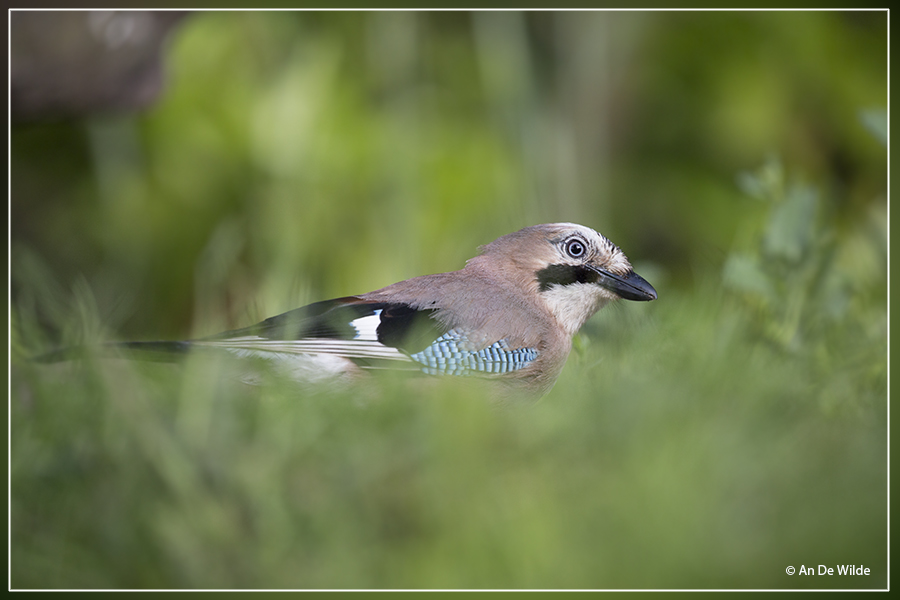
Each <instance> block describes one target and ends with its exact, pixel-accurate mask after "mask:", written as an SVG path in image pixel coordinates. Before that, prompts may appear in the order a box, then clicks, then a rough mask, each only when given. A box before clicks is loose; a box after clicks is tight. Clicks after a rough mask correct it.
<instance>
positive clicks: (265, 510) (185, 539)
mask: <svg viewBox="0 0 900 600" xmlns="http://www.w3.org/2000/svg"><path fill="white" fill-rule="evenodd" d="M171 42H172V43H171V46H170V48H169V49H168V54H167V60H166V65H167V70H168V89H167V91H166V93H165V94H164V95H163V97H162V98H161V99H160V101H159V103H158V104H157V105H156V106H154V107H153V108H152V109H150V110H148V111H147V112H145V113H142V114H136V115H123V114H120V115H98V116H94V117H90V118H86V119H81V120H67V121H56V122H31V123H16V124H15V125H14V127H13V129H12V133H11V149H12V154H11V171H12V186H11V202H12V206H11V211H12V240H11V241H12V244H11V251H12V256H11V262H12V273H11V277H12V302H13V305H12V320H13V331H12V342H13V344H12V345H13V355H14V357H13V358H14V360H13V369H12V381H11V390H12V398H11V418H12V439H11V451H12V456H11V485H12V494H11V501H12V512H11V525H12V543H11V553H12V554H11V566H12V586H13V587H15V588H19V587H21V588H31V587H46V588H54V587H70V588H81V587H85V588H105V587H129V588H149V587H152V588H169V587H181V588H230V587H238V588H269V587H299V588H316V587H323V588H369V587H382V588H384V587H390V588H398V587H399V588H407V587H408V588H419V587H422V588H444V587H447V588H457V587H464V588H482V587H484V588H493V587H500V588H676V587H689V588H695V587H696V588H715V587H725V588H823V587H824V588H830V587H853V588H868V587H885V586H886V577H887V572H886V569H887V529H886V527H887V479H886V465H887V453H886V444H887V435H886V396H887V383H886V381H887V361H886V352H887V302H886V294H887V284H886V261H887V256H886V252H887V251H886V247H887V234H886V222H887V209H886V204H887V202H886V197H885V193H886V152H885V144H886V139H887V135H886V118H885V111H884V108H885V105H886V97H887V84H886V74H887V28H886V15H885V13H874V12H777V13H776V12H771V13H770V12H726V13H719V12H717V13H703V12H684V13H682V12H677V13H668V12H660V13H653V12H645V13H621V12H614V13H607V12H593V13H577V12H567V13H553V12H540V13H517V12H500V13H493V12H477V13H464V12H454V13H406V12H377V13H375V12H373V13H366V12H346V13H332V12H303V13H282V12H274V13H271V12H270V13H255V12H240V13H232V12H215V13H198V14H194V15H192V16H191V17H189V18H188V19H187V20H186V21H185V22H184V23H183V25H182V28H181V29H180V30H179V31H178V32H177V34H176V36H175V37H174V38H173V39H172V40H171ZM766 156H778V158H777V159H776V158H771V159H768V160H766V159H765V157H766ZM763 161H765V162H763ZM761 162H762V163H763V164H762V167H759V168H757V165H759V164H760V163H761ZM754 169H755V170H754ZM550 221H575V222H579V223H582V224H585V225H589V226H593V227H595V228H597V229H598V230H599V231H601V232H603V233H604V234H606V235H608V236H610V237H611V238H612V239H613V240H614V241H616V242H617V243H618V244H619V245H621V246H622V248H623V249H624V250H625V252H626V253H627V254H628V255H629V257H630V258H631V259H632V261H633V262H634V263H635V265H636V267H637V270H638V272H640V273H641V274H642V275H644V276H645V277H647V279H648V280H649V281H651V283H653V284H654V285H655V287H656V288H657V290H658V291H659V293H660V298H659V300H658V301H656V302H653V303H651V304H646V305H645V304H641V305H634V304H631V303H629V304H628V305H622V306H618V305H617V306H615V307H613V308H610V309H607V310H605V311H603V312H601V313H600V314H599V315H598V316H597V317H595V318H594V319H593V320H592V321H591V322H589V323H588V325H587V326H586V327H585V329H584V331H583V333H582V334H581V335H580V336H579V337H578V338H577V340H576V350H575V351H574V352H573V354H572V356H571V357H570V358H569V363H568V365H567V367H566V369H565V370H564V372H563V375H562V376H561V378H560V380H559V382H558V383H557V385H556V387H555V388H554V390H553V391H552V392H551V393H550V394H549V395H548V396H547V397H546V398H545V399H544V401H542V402H541V403H539V404H538V405H536V406H534V407H531V408H520V409H505V410H498V409H495V408H492V407H491V405H490V403H489V402H488V401H487V400H486V399H485V398H483V397H482V396H481V394H480V392H479V390H478V389H477V388H474V389H473V388H471V387H470V386H469V385H467V384H468V383H470V382H454V381H444V380H441V381H440V384H439V385H435V386H429V387H421V388H419V387H412V388H410V387H409V386H410V383H409V382H407V381H404V380H399V379H396V378H394V377H391V376H390V375H388V374H386V375H384V376H380V377H377V378H376V379H375V380H374V381H373V384H372V385H371V386H367V387H366V391H365V392H366V393H364V394H362V395H360V391H359V390H349V391H325V390H304V389H297V388H296V387H295V386H293V385H292V384H291V383H289V382H286V381H282V380H280V379H279V378H278V377H277V376H275V375H271V376H269V380H268V381H267V384H266V385H263V386H255V387H250V386H245V385H243V384H240V383H237V382H235V381H234V380H233V379H232V378H231V377H229V374H230V373H231V372H232V371H233V370H234V369H235V365H234V364H232V363H230V362H221V361H217V360H211V359H209V358H204V357H191V358H189V359H188V360H187V361H186V362H185V364H183V365H178V366H173V365H159V364H130V363H125V362H124V361H119V360H99V359H93V358H89V359H88V360H86V361H84V362H77V363H67V364H61V365H54V366H43V365H34V364H32V363H29V362H28V361H27V360H24V358H23V357H25V356H28V355H31V354H33V353H35V352H38V351H40V350H43V349H47V348H49V347H52V346H54V345H56V344H71V343H78V342H83V341H87V342H91V341H97V340H106V339H116V338H120V339H129V338H134V339H148V338H183V337H189V336H193V335H203V334H211V333H215V332H217V331H219V330H222V329H225V328H228V327H233V326H241V325H247V324H249V323H251V322H254V321H255V320H258V319H262V318H264V317H267V316H271V315H273V314H276V313H278V312H281V311H284V310H288V309H291V308H295V307H296V306H299V305H302V304H303V303H305V302H308V301H313V300H318V299H324V298H328V297H334V296H340V295H347V294H353V293H359V292H364V291H368V290H371V289H375V288H378V287H381V286H383V285H386V284H389V283H392V282H394V281H398V280H400V279H403V278H407V277H412V276H415V275H420V274H424V273H428V272H438V271H446V270H451V269H455V268H459V267H461V266H462V264H463V263H464V261H465V259H467V258H469V257H470V256H472V255H473V254H474V252H475V248H476V247H477V246H478V245H479V244H483V243H486V242H489V241H491V240H492V239H494V238H496V237H498V236H499V235H502V234H504V233H508V232H510V231H513V230H515V229H517V228H519V227H522V226H525V225H530V224H534V223H538V222H550ZM851 563H852V564H864V565H865V566H867V567H870V568H871V569H872V575H871V576H869V577H831V578H827V579H826V578H824V577H809V576H805V577H804V576H799V575H794V576H788V575H786V574H785V568H786V567H787V566H788V565H793V566H795V567H797V568H799V566H800V565H801V564H805V565H807V566H811V565H818V564H828V565H831V566H834V565H835V564H851Z"/></svg>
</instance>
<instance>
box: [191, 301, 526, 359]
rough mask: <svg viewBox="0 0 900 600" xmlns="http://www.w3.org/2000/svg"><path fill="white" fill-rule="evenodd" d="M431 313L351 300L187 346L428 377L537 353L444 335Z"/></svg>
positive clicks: (458, 332) (453, 332) (460, 334)
mask: <svg viewBox="0 0 900 600" xmlns="http://www.w3.org/2000/svg"><path fill="white" fill-rule="evenodd" d="M436 310H437V309H419V308H414V307H412V306H410V305H409V304H406V303H403V302H373V301H367V300H364V299H361V298H358V297H355V296H350V297H346V298H338V299H336V300H326V301H324V302H316V303H314V304H310V305H308V306H305V307H303V308H298V309H295V310H292V311H289V312H286V313H284V314H281V315H278V316H275V317H271V318H269V319H266V320H265V321H262V322H261V323H258V324H256V325H252V326H250V327H246V328H244V329H238V330H234V331H227V332H225V333H221V334H219V335H216V336H213V337H210V338H205V339H203V340H195V341H194V342H193V344H195V345H200V346H213V347H220V348H225V349H229V350H231V351H234V352H236V353H238V354H242V355H264V354H263V353H276V354H278V355H280V356H283V355H286V354H287V355H290V354H319V355H332V356H337V357H341V358H346V359H349V360H351V361H353V362H354V363H355V364H357V365H358V366H360V367H363V368H376V367H384V366H389V367H391V368H398V367H399V368H403V367H405V368H412V369H417V370H418V369H421V370H422V371H424V372H426V373H428V374H434V375H437V374H442V375H443V374H448V375H470V374H471V375H491V374H502V373H509V372H512V371H516V370H518V369H521V368H524V367H526V366H527V365H528V364H529V363H531V361H533V360H534V359H535V358H537V355H538V351H537V350H536V349H534V348H511V347H510V346H509V344H508V343H507V342H506V341H505V340H497V341H493V342H491V341H488V343H484V342H481V343H475V342H473V341H472V340H471V339H470V336H469V335H468V332H466V331H465V330H464V329H462V328H454V329H449V330H448V328H447V327H446V326H444V325H442V324H441V322H439V321H438V320H436V319H434V318H433V317H434V313H435V311H436ZM385 361H388V363H386V362H385Z"/></svg>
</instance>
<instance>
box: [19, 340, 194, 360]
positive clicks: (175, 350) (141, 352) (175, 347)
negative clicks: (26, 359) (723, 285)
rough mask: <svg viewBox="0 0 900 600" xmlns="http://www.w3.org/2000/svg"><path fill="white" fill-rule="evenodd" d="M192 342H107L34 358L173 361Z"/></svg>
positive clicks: (186, 349) (72, 347)
mask: <svg viewBox="0 0 900 600" xmlns="http://www.w3.org/2000/svg"><path fill="white" fill-rule="evenodd" d="M190 347H191V343H190V342H107V343H105V344H100V345H97V346H69V347H67V348H59V349H57V350H53V351H51V352H47V353H44V354H40V355H38V356H35V357H33V358H32V360H33V361H35V362H40V363H56V362H62V361H66V360H77V359H80V358H85V357H87V356H102V357H121V358H131V359H137V360H151V361H157V362H173V361H176V360H178V359H179V356H182V355H184V354H186V353H187V352H188V350H189V349H190Z"/></svg>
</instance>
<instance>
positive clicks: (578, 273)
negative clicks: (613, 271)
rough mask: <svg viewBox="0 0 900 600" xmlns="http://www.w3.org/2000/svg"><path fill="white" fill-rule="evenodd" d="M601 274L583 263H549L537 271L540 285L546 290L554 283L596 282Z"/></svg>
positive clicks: (543, 290)
mask: <svg viewBox="0 0 900 600" xmlns="http://www.w3.org/2000/svg"><path fill="white" fill-rule="evenodd" d="M599 277H600V276H599V275H598V274H597V272H596V271H592V270H591V269H588V268H587V267H585V266H582V265H562V264H560V265H549V266H547V267H544V268H543V269H541V270H540V271H538V272H537V281H538V286H539V287H540V290H541V291H542V292H546V291H547V290H549V289H550V287H551V286H553V285H571V284H573V283H594V282H595V281H597V279H598V278H599Z"/></svg>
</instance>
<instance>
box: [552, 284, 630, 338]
mask: <svg viewBox="0 0 900 600" xmlns="http://www.w3.org/2000/svg"><path fill="white" fill-rule="evenodd" d="M541 298H543V300H544V303H545V304H546V305H547V308H548V309H549V310H550V312H551V313H552V314H553V316H554V317H556V320H557V322H558V323H559V324H560V326H562V328H563V329H564V330H565V332H566V334H568V335H570V336H573V335H575V334H576V333H578V330H579V329H581V326H582V325H584V324H585V322H586V321H587V320H588V319H590V318H591V317H592V316H593V315H594V313H595V312H597V311H598V310H600V309H601V308H603V307H604V306H606V305H607V304H609V303H610V302H612V301H613V300H615V299H616V297H615V296H613V295H612V294H610V293H609V292H607V291H606V290H604V289H603V288H601V287H600V286H598V285H597V284H594V283H571V284H569V285H553V286H551V287H550V289H548V290H547V291H544V292H541Z"/></svg>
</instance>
